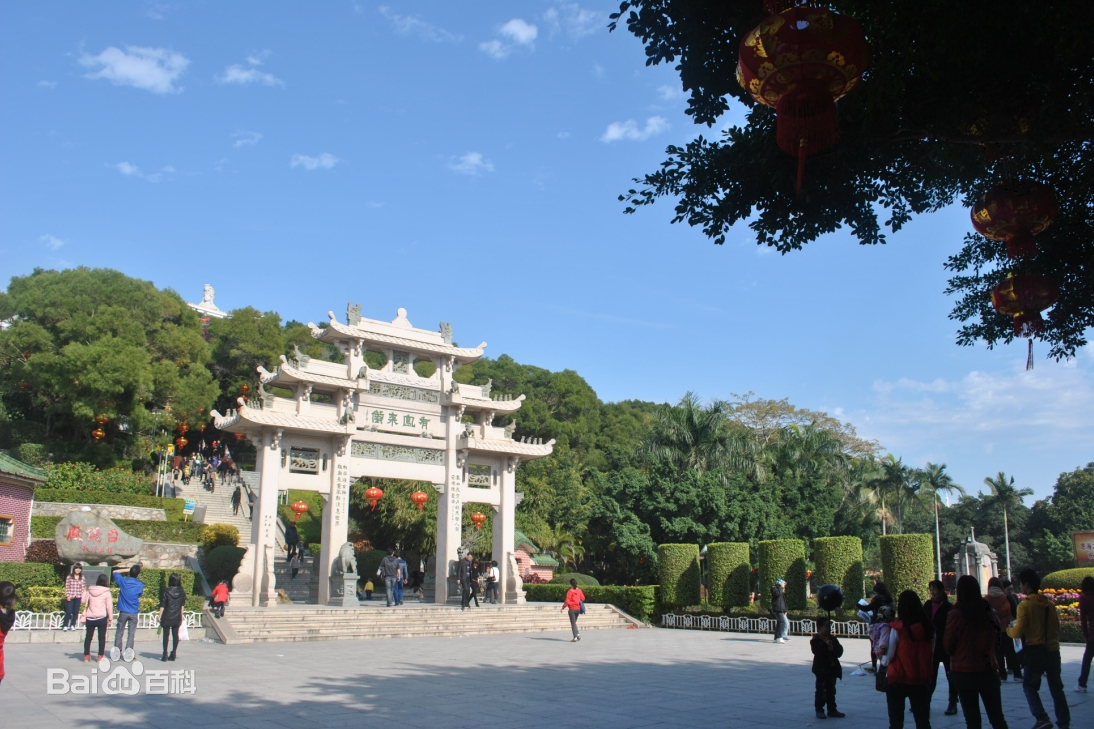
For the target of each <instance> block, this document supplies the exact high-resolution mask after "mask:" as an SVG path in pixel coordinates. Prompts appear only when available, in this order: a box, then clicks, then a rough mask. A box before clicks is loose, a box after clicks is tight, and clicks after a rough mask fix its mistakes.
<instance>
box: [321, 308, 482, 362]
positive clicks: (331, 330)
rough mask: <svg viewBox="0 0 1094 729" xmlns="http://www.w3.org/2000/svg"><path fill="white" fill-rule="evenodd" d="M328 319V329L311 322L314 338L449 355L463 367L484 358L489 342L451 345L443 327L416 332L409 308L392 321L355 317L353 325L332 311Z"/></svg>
mask: <svg viewBox="0 0 1094 729" xmlns="http://www.w3.org/2000/svg"><path fill="white" fill-rule="evenodd" d="M327 316H328V317H329V319H330V322H329V324H328V325H327V326H326V327H318V326H316V325H315V324H314V323H312V322H308V327H310V328H311V333H312V336H313V337H315V338H316V339H318V340H319V341H321V342H327V343H329V344H336V343H338V342H346V341H354V340H364V341H365V343H366V346H367V345H368V344H383V345H388V346H391V347H394V348H398V349H405V350H408V351H411V352H416V353H421V354H440V355H446V356H449V357H454V358H455V359H456V361H457V362H460V363H461V364H462V363H467V362H474V361H475V360H477V359H479V358H480V357H482V355H483V352H484V350H485V349H486V342H483V343H482V344H480V345H479V346H478V347H474V348H471V347H454V346H452V343H451V328H449V329H448V330H447V331H445V330H444V325H442V331H437V332H431V331H429V330H427V329H416V328H414V327H412V326H411V325H410V322H409V321H408V320H407V318H406V309H399V314H398V316H396V317H395V319H394V320H392V321H390V322H386V321H378V320H376V319H365V318H357V317H353V318H354V319H356V322H355V323H354V324H342V323H341V322H339V321H338V320H337V318H335V316H334V312H333V311H328V312H327ZM446 340H447V341H446Z"/></svg>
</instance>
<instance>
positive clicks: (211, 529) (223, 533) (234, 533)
mask: <svg viewBox="0 0 1094 729" xmlns="http://www.w3.org/2000/svg"><path fill="white" fill-rule="evenodd" d="M198 544H200V545H201V548H202V549H204V550H205V552H206V554H208V553H209V552H212V551H213V550H214V549H216V548H217V547H223V546H225V545H228V546H229V547H238V546H239V529H237V528H236V527H234V526H233V525H231V524H209V525H207V526H206V527H205V528H204V529H202V530H201V536H199V537H198Z"/></svg>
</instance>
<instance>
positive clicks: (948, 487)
mask: <svg viewBox="0 0 1094 729" xmlns="http://www.w3.org/2000/svg"><path fill="white" fill-rule="evenodd" d="M915 479H916V480H917V481H918V482H919V494H918V495H919V498H920V499H926V498H929V499H930V500H931V504H932V506H933V507H934V548H935V558H936V561H937V563H938V579H939V580H941V579H942V535H941V527H940V525H939V521H938V502H939V501H941V500H942V496H941V494H942V492H943V491H944V492H946V493H947V494H952V493H954V492H957V493H960V494H964V493H965V489H963V488H961V487H960V486H958V485H957V484H956V483H954V481H953V479H952V478H950V474H948V473H946V464H945V463H942V464H937V463H930V462H928V463H927V467H926V468H921V469H918V470H917V471H916V473H915Z"/></svg>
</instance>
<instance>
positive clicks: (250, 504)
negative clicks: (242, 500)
mask: <svg viewBox="0 0 1094 729" xmlns="http://www.w3.org/2000/svg"><path fill="white" fill-rule="evenodd" d="M247 518H248V519H254V518H255V492H254V491H251V490H250V489H247Z"/></svg>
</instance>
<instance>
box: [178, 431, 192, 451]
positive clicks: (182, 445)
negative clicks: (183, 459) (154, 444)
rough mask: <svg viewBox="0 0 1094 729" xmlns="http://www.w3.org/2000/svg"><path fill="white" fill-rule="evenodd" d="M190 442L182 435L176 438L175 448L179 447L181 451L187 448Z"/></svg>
mask: <svg viewBox="0 0 1094 729" xmlns="http://www.w3.org/2000/svg"><path fill="white" fill-rule="evenodd" d="M189 442H190V441H188V440H186V439H185V438H183V437H182V436H181V435H180V436H179V437H178V438H175V447H177V448H178V449H179V450H180V451H181V450H182V449H183V448H185V447H186V444H187V443H189Z"/></svg>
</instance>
